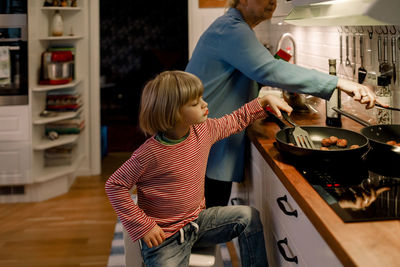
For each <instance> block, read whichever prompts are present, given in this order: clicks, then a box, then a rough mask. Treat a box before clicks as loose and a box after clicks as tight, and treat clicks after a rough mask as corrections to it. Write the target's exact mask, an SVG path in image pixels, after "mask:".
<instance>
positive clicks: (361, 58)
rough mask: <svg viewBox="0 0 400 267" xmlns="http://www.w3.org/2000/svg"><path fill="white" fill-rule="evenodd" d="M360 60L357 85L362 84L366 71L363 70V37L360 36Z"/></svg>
mask: <svg viewBox="0 0 400 267" xmlns="http://www.w3.org/2000/svg"><path fill="white" fill-rule="evenodd" d="M360 60H361V66H360V67H359V68H358V83H360V84H362V83H363V82H364V80H365V77H366V76H367V70H366V69H365V68H364V36H363V35H362V34H361V35H360Z"/></svg>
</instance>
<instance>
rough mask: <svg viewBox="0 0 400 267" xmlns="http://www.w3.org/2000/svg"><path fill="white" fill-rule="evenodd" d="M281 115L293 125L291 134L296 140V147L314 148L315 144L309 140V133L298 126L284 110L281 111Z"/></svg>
mask: <svg viewBox="0 0 400 267" xmlns="http://www.w3.org/2000/svg"><path fill="white" fill-rule="evenodd" d="M281 113H282V115H283V117H284V118H285V120H286V121H287V122H289V123H290V124H291V125H293V127H294V130H293V132H292V135H293V137H294V140H295V142H296V145H297V146H298V147H302V148H310V149H315V145H314V143H313V141H312V140H311V137H310V135H309V134H308V132H307V131H306V130H304V129H302V128H301V127H300V126H298V125H297V124H296V123H295V122H294V121H293V120H292V119H291V118H290V117H289V115H288V114H287V113H286V112H283V111H281Z"/></svg>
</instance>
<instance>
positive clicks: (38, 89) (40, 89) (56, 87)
mask: <svg viewBox="0 0 400 267" xmlns="http://www.w3.org/2000/svg"><path fill="white" fill-rule="evenodd" d="M81 82H82V79H78V80H74V81H72V82H70V83H66V84H60V85H38V86H37V87H34V88H32V91H33V92H47V91H50V90H59V89H65V88H71V87H75V86H77V85H78V84H79V83H81Z"/></svg>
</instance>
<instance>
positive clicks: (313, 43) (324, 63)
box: [255, 21, 400, 123]
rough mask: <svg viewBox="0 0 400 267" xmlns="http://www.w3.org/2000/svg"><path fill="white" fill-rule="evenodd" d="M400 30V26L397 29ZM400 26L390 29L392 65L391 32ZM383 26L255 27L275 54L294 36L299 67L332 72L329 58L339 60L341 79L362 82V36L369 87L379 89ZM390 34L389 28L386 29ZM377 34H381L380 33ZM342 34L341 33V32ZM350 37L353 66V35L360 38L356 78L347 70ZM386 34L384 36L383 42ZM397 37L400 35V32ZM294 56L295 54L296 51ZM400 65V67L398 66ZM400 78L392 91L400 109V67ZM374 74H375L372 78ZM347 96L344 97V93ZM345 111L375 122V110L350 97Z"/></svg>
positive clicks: (395, 116)
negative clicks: (284, 36)
mask: <svg viewBox="0 0 400 267" xmlns="http://www.w3.org/2000/svg"><path fill="white" fill-rule="evenodd" d="M397 28H398V27H397ZM395 29H396V27H393V26H390V27H388V30H389V33H388V35H387V36H388V40H389V41H388V62H389V64H391V62H392V57H391V46H390V40H391V37H392V35H391V34H390V30H392V32H394V30H395ZM371 30H373V34H372V39H370V38H369V34H368V31H371ZM381 30H382V29H381V28H380V27H374V28H372V27H357V28H355V27H299V26H292V25H272V24H270V23H269V22H268V21H267V22H263V23H261V24H260V25H258V26H257V27H256V28H255V32H256V35H257V37H258V38H259V40H260V41H261V42H262V43H263V44H266V45H267V46H268V47H269V48H270V50H271V53H273V54H274V53H275V51H276V49H277V44H278V41H279V38H280V37H281V35H282V34H283V33H286V32H288V33H291V34H292V35H293V36H294V39H295V41H296V60H297V63H296V64H297V65H300V66H303V67H307V68H312V69H316V70H319V71H322V72H325V73H328V59H329V58H335V59H336V61H337V75H338V76H339V77H343V78H347V79H350V80H354V81H357V80H358V68H359V67H360V63H361V62H360V49H359V47H360V42H359V40H360V39H359V36H360V35H363V38H364V51H365V52H364V68H365V69H366V70H367V71H368V73H369V75H367V78H366V80H365V82H364V83H365V84H371V85H372V86H374V88H376V87H375V86H376V73H378V74H379V72H378V69H379V68H378V66H379V64H378V55H377V40H378V34H377V32H381ZM383 30H384V31H386V28H385V27H384V28H383ZM376 31H377V32H376ZM340 32H341V33H340ZM341 34H342V63H340V35H341ZM346 35H348V39H349V50H348V55H349V60H350V61H351V63H353V36H354V35H355V36H356V39H355V40H356V67H355V75H353V67H352V66H348V67H346V64H345V62H346ZM383 36H384V35H381V37H382V39H383ZM397 37H400V34H399V33H398V32H397V35H396V40H397ZM281 48H283V49H287V48H289V49H291V50H293V47H292V44H291V42H290V40H287V41H285V42H283V43H282V47H281ZM292 53H293V52H292ZM396 54H397V55H396V59H397V60H396V62H399V54H400V50H399V47H397V53H396ZM398 65H400V64H398ZM396 69H397V79H396V83H395V84H394V83H393V81H392V85H391V90H392V95H393V106H396V107H399V106H400V92H399V91H400V89H399V85H400V83H399V71H398V70H399V66H397V68H396ZM371 74H372V75H371ZM342 95H343V94H342ZM342 101H343V103H344V105H343V106H344V108H345V109H347V110H348V111H351V112H353V113H355V114H356V115H362V116H366V117H367V118H369V121H370V122H371V123H374V119H373V118H374V114H373V111H372V110H368V111H365V109H364V107H363V106H362V105H359V104H357V103H355V102H354V101H351V100H349V98H348V97H347V95H345V96H344V97H343V99H342ZM399 113H400V112H396V111H393V113H392V114H393V123H400V114H399Z"/></svg>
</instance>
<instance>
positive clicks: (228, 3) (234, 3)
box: [226, 0, 239, 8]
mask: <svg viewBox="0 0 400 267" xmlns="http://www.w3.org/2000/svg"><path fill="white" fill-rule="evenodd" d="M238 3H239V0H228V1H226V6H227V7H233V8H235V7H236V6H237V5H238Z"/></svg>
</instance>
